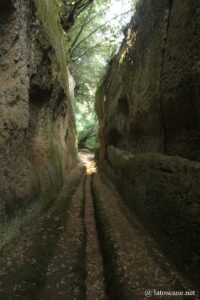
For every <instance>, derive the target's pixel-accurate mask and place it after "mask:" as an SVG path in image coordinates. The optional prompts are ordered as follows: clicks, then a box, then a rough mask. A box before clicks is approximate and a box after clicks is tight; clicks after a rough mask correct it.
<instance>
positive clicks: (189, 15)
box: [96, 0, 200, 160]
mask: <svg viewBox="0 0 200 300" xmlns="http://www.w3.org/2000/svg"><path fill="white" fill-rule="evenodd" d="M199 22H200V4H199V1H198V0H194V1H189V0H188V1H187V0H186V1H183V0H181V1H180V0H173V1H172V0H163V1H155V0H148V1H142V0H141V1H139V4H138V8H137V11H136V14H135V16H134V17H133V18H132V20H131V23H130V25H129V26H128V28H127V31H126V37H125V39H124V41H123V43H122V45H121V48H120V51H119V53H118V54H117V55H116V57H114V58H113V59H112V60H111V62H110V66H109V70H108V72H107V74H106V76H105V78H104V80H103V82H102V84H101V86H100V87H99V89H98V91H97V97H96V111H97V115H98V116H99V120H100V128H101V129H102V130H100V132H101V131H103V135H104V143H105V144H106V145H113V146H117V147H119V148H121V149H129V150H131V151H132V152H134V153H148V152H159V153H166V154H169V155H180V156H183V157H187V158H190V159H195V160H199V159H200V152H199V148H200V136H199V121H200V115H199V110H200V103H199V86H200V60H199V59H200V34H199V30H200V23H199ZM100 135H101V134H100Z"/></svg>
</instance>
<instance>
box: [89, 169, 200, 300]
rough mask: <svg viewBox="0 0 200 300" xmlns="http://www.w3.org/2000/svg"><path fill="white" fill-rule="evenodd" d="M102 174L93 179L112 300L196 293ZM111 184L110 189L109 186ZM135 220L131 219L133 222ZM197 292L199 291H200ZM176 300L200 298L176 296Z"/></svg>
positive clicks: (95, 175)
mask: <svg viewBox="0 0 200 300" xmlns="http://www.w3.org/2000/svg"><path fill="white" fill-rule="evenodd" d="M106 181H107V183H106V184H105V182H103V181H102V178H101V176H100V174H99V173H97V174H93V176H92V193H93V197H94V202H95V211H96V216H97V226H98V230H99V236H100V242H101V245H102V249H103V256H104V261H105V268H106V279H107V290H108V295H109V299H110V300H135V299H147V298H146V297H145V291H147V292H146V293H147V296H148V292H149V293H152V294H149V295H150V296H151V297H152V298H153V299H154V298H156V299H169V298H172V297H170V296H167V295H166V296H160V297H159V296H153V291H154V290H157V291H191V290H192V291H194V290H195V288H194V286H193V285H192V284H191V283H188V282H186V281H185V279H183V278H182V276H181V275H180V274H179V273H178V272H177V270H176V268H175V266H172V265H171V264H170V263H169V262H168V260H167V259H166V257H165V256H164V255H163V254H162V252H161V251H160V250H159V248H158V246H157V244H155V242H154V241H153V240H152V239H151V238H150V236H149V234H148V233H147V232H146V231H145V229H144V227H143V226H142V224H141V223H140V222H139V221H138V219H137V218H136V216H135V215H133V213H131V212H129V211H128V210H127V207H125V205H124V203H123V201H122V200H121V198H120V197H119V195H118V193H117V192H116V190H115V188H114V187H113V185H112V184H111V183H110V182H109V180H108V179H107V178H106ZM108 182H109V186H108ZM130 217H131V220H130ZM196 293H197V290H196ZM175 298H176V299H199V297H198V295H196V296H185V297H184V296H176V297H175Z"/></svg>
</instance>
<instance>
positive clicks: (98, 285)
mask: <svg viewBox="0 0 200 300" xmlns="http://www.w3.org/2000/svg"><path fill="white" fill-rule="evenodd" d="M80 156H81V159H82V164H81V165H80V166H78V167H77V168H75V169H74V170H73V171H72V172H71V173H70V175H69V177H68V178H67V180H66V183H67V182H68V184H66V186H65V187H64V189H63V192H62V193H61V195H60V196H59V197H58V199H57V201H56V202H55V203H54V204H53V205H52V207H51V208H50V209H49V210H48V211H47V212H45V213H43V214H42V215H41V216H39V217H38V219H37V222H34V221H33V222H32V224H30V226H29V228H28V229H27V230H25V232H24V233H23V234H22V235H21V237H20V239H19V241H14V242H13V244H10V245H8V246H7V247H6V248H5V249H4V250H3V251H2V252H1V253H0V254H1V257H0V300H13V299H20V300H46V299H48V300H64V299H65V300H79V299H80V300H85V299H86V300H98V299H99V300H107V299H110V300H135V299H147V297H148V296H151V299H169V298H171V299H172V298H174V297H170V296H162V297H159V296H155V295H151V293H153V290H156V291H188V290H190V289H191V290H194V288H193V287H192V285H190V284H189V283H188V282H186V281H185V280H184V279H183V278H182V277H181V275H180V274H178V272H177V271H176V268H175V267H174V266H172V265H171V264H170V263H169V262H168V261H167V259H166V258H165V256H164V255H163V254H162V253H161V251H160V250H159V248H158V247H157V245H156V244H155V243H154V241H153V240H152V239H151V238H150V236H149V234H148V233H147V232H146V231H145V229H144V228H143V226H142V224H141V223H140V222H139V221H138V220H137V218H136V217H135V216H134V215H133V214H132V213H131V212H130V211H129V210H128V209H127V207H126V206H125V205H124V203H123V201H122V199H121V198H120V197H119V195H118V193H117V191H116V190H115V188H114V186H113V185H112V183H110V181H109V179H108V178H106V177H105V176H104V175H102V174H99V173H98V172H97V169H96V165H95V162H94V161H93V155H92V154H91V153H87V152H86V153H81V154H80ZM83 165H85V170H86V172H83ZM69 182H70V184H69ZM146 290H147V291H148V292H147V293H148V294H147V295H146V296H147V297H146V296H145V291H146ZM196 292H197V291H196ZM175 299H199V298H198V296H197V295H196V296H190V297H189V296H187V297H186V296H185V297H184V296H176V297H175Z"/></svg>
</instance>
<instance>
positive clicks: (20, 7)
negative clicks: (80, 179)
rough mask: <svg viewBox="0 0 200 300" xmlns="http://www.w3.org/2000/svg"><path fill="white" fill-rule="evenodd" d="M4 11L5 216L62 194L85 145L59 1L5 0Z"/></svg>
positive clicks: (0, 153)
mask: <svg viewBox="0 0 200 300" xmlns="http://www.w3.org/2000/svg"><path fill="white" fill-rule="evenodd" d="M0 17H1V22H0V43H1V45H0V98H1V100H0V101H1V110H0V118H1V128H0V143H1V145H0V161H1V163H0V178H1V179H0V182H1V183H0V215H1V221H2V220H4V221H5V219H6V216H11V215H12V214H13V212H14V211H15V210H16V209H17V207H23V206H24V205H25V204H26V203H27V202H30V201H31V200H34V198H35V197H38V193H40V192H41V191H42V193H44V190H48V193H49V195H50V194H52V193H53V192H54V193H56V192H57V191H58V189H59V188H60V186H61V184H62V181H63V175H64V172H63V171H64V169H66V168H70V167H72V166H73V165H74V164H75V163H76V158H77V149H76V132H75V120H74V113H73V88H74V84H73V79H72V76H71V74H70V72H69V68H68V64H67V51H68V43H67V38H66V36H65V35H64V32H63V31H62V29H61V25H60V19H59V6H58V1H57V0H53V1H49V0H44V1H37V0H35V1H34V0H29V1H10V0H9V1H3V2H1V4H0ZM55 187H56V188H55ZM49 189H50V190H49Z"/></svg>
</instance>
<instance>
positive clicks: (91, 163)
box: [79, 151, 97, 175]
mask: <svg viewBox="0 0 200 300" xmlns="http://www.w3.org/2000/svg"><path fill="white" fill-rule="evenodd" d="M79 159H80V161H81V162H82V163H83V164H84V166H85V167H86V174H87V175H91V174H93V173H97V165H96V162H95V160H94V153H92V152H85V151H81V152H79Z"/></svg>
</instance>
